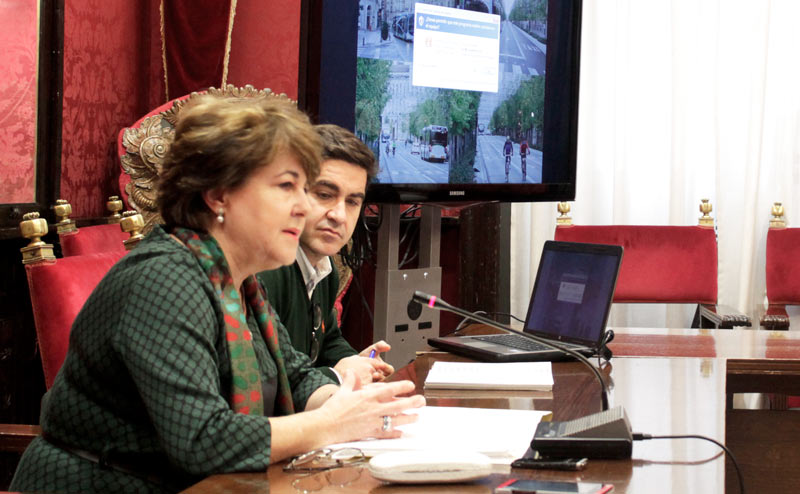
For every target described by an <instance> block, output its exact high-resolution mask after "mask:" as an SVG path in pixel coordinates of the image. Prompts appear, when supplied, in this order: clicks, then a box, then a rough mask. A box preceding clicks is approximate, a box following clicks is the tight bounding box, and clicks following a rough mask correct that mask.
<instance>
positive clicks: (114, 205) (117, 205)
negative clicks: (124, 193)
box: [106, 196, 122, 223]
mask: <svg viewBox="0 0 800 494" xmlns="http://www.w3.org/2000/svg"><path fill="white" fill-rule="evenodd" d="M106 208H107V209H108V210H109V211H111V216H109V217H108V222H109V223H119V221H120V220H121V219H122V216H120V214H119V212H120V211H122V200H121V199H120V198H119V196H111V197H109V198H108V202H106Z"/></svg>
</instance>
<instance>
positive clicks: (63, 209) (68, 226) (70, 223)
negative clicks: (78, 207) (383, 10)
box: [53, 199, 78, 235]
mask: <svg viewBox="0 0 800 494" xmlns="http://www.w3.org/2000/svg"><path fill="white" fill-rule="evenodd" d="M53 209H54V210H55V212H56V218H58V223H56V232H58V234H59V235H63V234H65V233H74V232H77V231H78V228H77V227H76V226H75V220H71V219H69V215H71V214H72V205H70V203H69V202H67V201H66V200H64V199H58V200H57V201H56V205H55V206H54V207H53Z"/></svg>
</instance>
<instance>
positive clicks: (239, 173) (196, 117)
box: [156, 95, 322, 231]
mask: <svg viewBox="0 0 800 494" xmlns="http://www.w3.org/2000/svg"><path fill="white" fill-rule="evenodd" d="M321 149H322V144H321V140H320V138H319V136H318V135H317V133H316V132H315V131H314V128H313V127H312V125H311V123H310V122H309V120H308V117H307V116H306V115H305V114H304V113H303V112H301V111H300V110H298V109H297V107H296V106H295V104H294V103H293V102H292V101H290V100H288V99H286V98H282V97H277V96H269V97H266V98H247V99H244V98H243V99H239V98H220V97H216V96H209V95H203V96H199V97H195V98H193V100H192V102H191V103H189V105H187V106H186V107H184V108H182V109H181V112H180V114H179V116H178V122H177V124H176V126H175V140H174V141H173V143H172V145H171V146H170V149H169V151H168V153H167V156H166V158H165V159H164V166H163V169H162V170H161V173H160V174H159V184H158V195H157V198H156V203H157V206H158V210H159V212H160V213H161V217H162V218H163V219H164V223H165V224H166V225H167V226H168V227H173V226H184V227H188V228H191V229H194V230H199V231H205V230H206V228H207V225H208V222H209V221H211V220H212V219H213V216H214V214H215V213H214V212H212V211H211V210H210V209H209V208H208V206H207V205H206V203H205V201H204V200H203V193H204V192H206V191H209V190H213V189H217V188H223V189H235V188H237V187H239V186H240V185H242V184H243V183H244V182H245V181H246V180H247V179H248V177H250V175H251V174H252V173H253V172H254V171H256V170H257V169H259V168H261V167H263V166H267V165H269V164H270V163H272V161H273V160H274V159H275V158H276V157H278V156H279V155H280V154H283V153H288V154H290V155H292V156H293V157H295V158H296V159H297V160H298V162H299V163H300V165H301V166H302V168H303V170H304V171H305V173H306V176H307V179H308V181H309V182H312V181H314V180H315V179H316V178H317V175H319V165H320V161H321Z"/></svg>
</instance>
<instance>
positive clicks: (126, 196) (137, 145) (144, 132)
mask: <svg viewBox="0 0 800 494" xmlns="http://www.w3.org/2000/svg"><path fill="white" fill-rule="evenodd" d="M202 93H208V94H213V95H216V96H219V97H223V98H287V96H286V95H285V94H276V93H273V92H272V91H271V90H269V89H261V90H257V89H255V88H254V87H253V86H251V85H249V84H248V85H246V86H245V87H243V88H238V87H234V86H233V85H231V84H229V85H227V86H226V87H225V88H223V89H217V88H213V87H211V88H208V90H207V91H203V92H201V93H192V94H187V95H185V96H181V97H180V98H175V99H174V100H171V101H168V102H166V103H164V104H163V105H161V106H159V107H158V108H156V109H154V110H152V111H150V112H149V113H147V115H145V116H143V117H142V118H140V119H139V120H137V121H136V123H134V124H133V125H131V126H130V127H126V128H124V129H122V130H120V132H119V136H118V138H117V153H118V155H119V159H120V165H121V168H122V170H121V173H120V176H119V189H120V193H121V194H122V200H123V201H125V204H126V206H127V208H128V209H135V210H136V211H138V212H139V213H141V214H142V216H143V217H144V229H143V231H144V233H147V232H149V231H150V229H151V228H152V227H153V225H155V224H157V223H161V221H162V220H161V217H160V216H159V214H158V211H157V210H156V202H155V200H156V192H157V191H156V184H157V178H158V174H159V172H160V171H161V165H162V164H163V161H164V157H165V156H166V154H167V151H168V150H169V147H170V145H171V144H172V140H173V139H174V138H175V130H174V129H175V123H176V122H177V120H178V115H179V114H180V111H181V109H182V108H183V107H184V106H186V105H187V104H188V103H189V102H190V101H191V100H192V99H193V98H195V97H197V96H198V95H200V94H202Z"/></svg>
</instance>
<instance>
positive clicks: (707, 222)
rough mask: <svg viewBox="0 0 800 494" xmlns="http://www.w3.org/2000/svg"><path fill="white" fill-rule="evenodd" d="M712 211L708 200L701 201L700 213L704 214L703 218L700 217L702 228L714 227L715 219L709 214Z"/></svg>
mask: <svg viewBox="0 0 800 494" xmlns="http://www.w3.org/2000/svg"><path fill="white" fill-rule="evenodd" d="M712 209H713V208H712V207H711V203H710V202H708V199H700V212H701V213H703V216H701V217H700V226H714V218H712V217H711V216H710V215H709V214H708V213H710V212H711V211H712Z"/></svg>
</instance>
